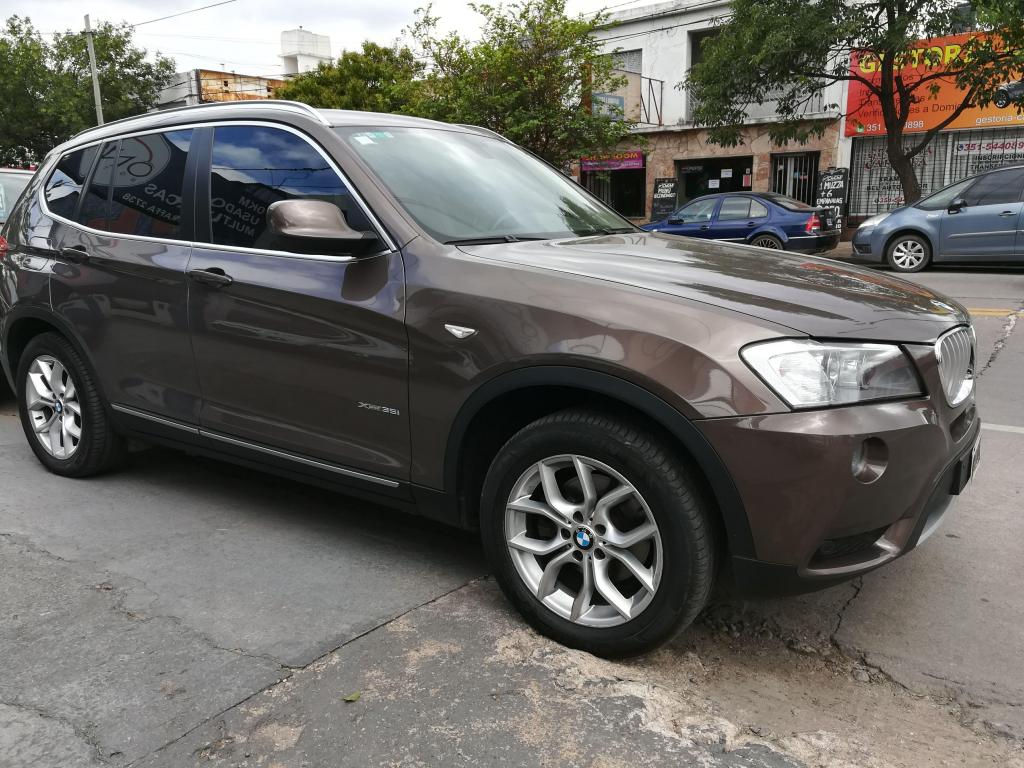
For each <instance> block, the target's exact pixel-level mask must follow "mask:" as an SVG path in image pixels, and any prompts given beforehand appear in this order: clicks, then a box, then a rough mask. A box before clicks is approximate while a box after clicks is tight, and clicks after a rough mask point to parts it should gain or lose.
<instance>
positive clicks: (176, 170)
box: [90, 129, 192, 239]
mask: <svg viewBox="0 0 1024 768" xmlns="http://www.w3.org/2000/svg"><path fill="white" fill-rule="evenodd" d="M191 142H192V130H191V129H186V130H181V131H167V132H165V133H149V134H145V135H143V136H130V137H128V138H125V139H121V143H120V147H119V149H118V152H117V162H116V164H114V165H113V167H112V170H113V178H112V181H113V193H112V195H111V198H110V214H109V226H108V227H107V228H108V229H109V230H110V231H111V232H116V233H119V234H122V235H142V236H146V237H165V238H169V239H174V238H177V237H179V236H180V235H181V213H182V197H183V185H184V182H185V162H186V160H187V159H188V150H189V145H190V144H191ZM104 169H105V168H104V165H103V164H102V161H101V164H100V165H98V166H97V168H96V174H95V175H96V176H97V178H98V177H99V176H100V171H103V170H104ZM105 183H108V184H109V183H110V177H109V172H108V176H107V180H106V182H105ZM91 189H92V188H91V186H90V192H91Z"/></svg>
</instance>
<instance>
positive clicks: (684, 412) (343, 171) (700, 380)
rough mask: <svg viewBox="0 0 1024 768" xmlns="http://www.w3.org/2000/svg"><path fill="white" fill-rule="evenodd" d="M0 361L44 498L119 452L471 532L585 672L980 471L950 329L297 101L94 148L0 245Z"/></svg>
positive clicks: (455, 130) (93, 135)
mask: <svg viewBox="0 0 1024 768" xmlns="http://www.w3.org/2000/svg"><path fill="white" fill-rule="evenodd" d="M0 345H2V347H0V359H2V364H3V368H4V372H5V373H6V374H7V376H8V377H9V379H10V381H11V383H12V385H13V387H14V389H15V391H16V393H17V398H18V405H19V409H20V413H21V420H22V422H23V424H24V428H25V435H26V437H27V439H28V443H29V445H30V446H31V447H32V450H33V451H34V452H35V454H36V456H38V457H39V460H40V461H41V462H42V463H43V464H45V465H46V467H47V468H48V469H50V470H51V471H53V472H55V473H57V474H60V475H66V476H71V477H83V476H87V475H93V474H95V473H97V472H101V471H103V470H106V469H109V468H111V467H112V466H114V465H115V464H116V462H117V461H118V460H119V458H120V457H121V456H122V454H123V452H124V445H125V441H126V438H129V437H133V438H141V439H143V440H147V441H152V442H158V443H162V444H165V445H169V446H174V447H179V448H182V449H185V450H188V451H191V452H195V453H199V454H204V455H208V456H211V457H214V458H218V459H224V460H228V461H235V462H238V463H241V464H244V465H246V466H249V467H254V468H257V469H260V470H266V471H271V472H277V473H280V474H282V475H286V476H288V477H292V478H297V479H301V480H304V481H308V482H312V483H318V484H322V485H325V486H329V487H332V488H338V489H344V490H345V491H346V492H348V493H351V494H354V495H357V496H362V497H365V498H366V499H371V500H374V501H385V502H388V503H392V504H395V505H399V506H401V507H404V508H406V509H408V510H410V511H414V512H416V513H418V514H421V515H425V516H427V517H431V518H435V519H437V520H442V521H445V522H447V523H450V524H453V525H458V526H464V527H466V528H478V529H479V531H480V535H481V537H482V539H483V546H484V548H485V550H486V552H487V555H488V557H489V558H490V563H491V565H492V567H493V568H494V572H495V574H496V575H497V578H498V580H499V581H500V583H501V586H502V587H503V589H504V591H505V593H506V594H507V595H508V597H509V599H510V600H511V601H512V602H513V603H514V604H515V605H516V607H517V608H518V609H519V610H520V611H522V613H523V614H524V616H525V617H526V618H527V619H528V620H529V621H530V622H531V623H532V624H533V625H534V626H535V627H537V628H538V629H539V630H541V631H542V632H545V633H547V634H549V635H551V636H552V637H555V638H557V639H558V640H560V641H562V642H564V643H567V644H569V645H573V646H577V647H580V648H586V649H588V650H591V651H594V652H597V653H602V654H610V655H621V654H628V653H636V652H640V651H643V650H646V649H648V648H651V647H653V646H655V645H657V644H658V643H660V642H663V641H664V640H666V639H667V638H669V637H671V636H672V634H673V633H674V632H676V631H678V630H679V629H680V628H682V627H684V626H686V625H687V623H689V622H690V621H691V620H692V619H693V618H694V617H695V616H696V615H697V612H698V611H700V609H701V607H702V606H703V605H704V603H705V601H706V600H707V597H708V593H709V591H710V590H711V587H712V582H713V580H714V578H715V576H716V574H718V573H719V572H721V571H722V570H723V569H724V568H725V567H728V568H729V569H730V570H731V572H732V574H733V579H734V580H735V582H736V583H737V584H738V586H739V587H741V588H743V589H747V590H752V591H757V592H776V593H777V592H780V591H783V592H784V591H798V590H804V589H812V588H816V587H821V586H825V585H828V584H832V583H835V582H837V581H839V580H842V579H845V578H848V577H851V576H854V575H857V574H861V573H864V572H865V571H868V570H870V569H872V568H875V567H877V566H879V565H882V564H884V563H887V562H889V561H891V560H893V559H894V558H896V557H899V556H900V555H902V554H904V553H906V552H907V551H909V550H911V549H913V548H914V547H916V546H917V545H918V544H919V543H920V542H921V541H922V540H923V539H925V538H926V537H927V536H928V535H929V534H930V533H931V532H932V531H933V530H934V529H935V527H936V526H937V524H938V522H939V520H940V518H941V517H942V515H943V513H944V512H945V511H946V510H947V508H948V506H949V504H950V502H951V501H952V499H953V497H954V496H956V495H957V494H958V493H959V492H960V491H961V490H962V489H963V487H964V485H965V484H966V483H967V482H968V480H969V479H970V476H971V473H972V470H973V468H974V463H975V461H976V460H977V456H978V436H979V428H980V422H979V419H978V416H977V413H976V410H975V406H974V391H973V370H974V366H975V340H974V333H973V330H972V328H971V324H970V319H969V318H968V315H967V313H966V312H965V311H964V309H963V308H962V307H961V306H959V305H958V304H956V303H955V302H953V301H951V300H949V299H947V298H944V297H942V296H939V295H936V294H934V293H932V292H930V291H928V290H926V289H924V288H921V287H919V286H916V285H912V284H910V283H906V282H903V281H901V280H898V279H894V278H891V277H888V276H885V275H881V274H878V273H876V272H868V271H861V270H858V269H852V268H848V267H845V266H841V265H839V264H837V263H836V262H833V261H828V260H824V259H817V258H811V257H805V256H795V255H789V254H785V253H780V252H777V251H766V250H761V249H757V248H753V247H748V246H740V245H728V244H722V243H715V242H708V241H704V240H690V239H686V238H682V237H674V236H668V235H661V234H654V233H646V232H641V231H639V230H638V229H636V228H635V227H633V226H632V225H630V224H629V222H627V221H625V220H624V219H622V218H621V217H620V216H618V215H617V214H616V213H614V212H613V211H611V210H609V209H608V208H607V207H605V206H604V205H603V204H602V203H601V202H600V201H598V200H596V199H595V198H593V197H591V196H590V195H589V194H588V193H587V192H586V191H584V190H583V189H581V188H580V187H579V186H577V185H576V184H574V183H573V182H572V181H570V180H569V179H567V178H565V177H564V176H563V175H561V174H560V173H558V172H557V171H555V170H553V169H552V168H550V167H548V166H546V165H545V164H544V163H542V162H540V161H539V160H537V159H536V158H535V157H533V156H532V155H530V154H528V153H527V152H524V151H523V150H521V149H519V148H518V147H516V146H515V145H513V144H512V143H510V142H508V141H506V140H504V139H502V138H501V137H500V136H497V135H495V134H493V133H491V132H489V131H486V130H483V129H480V128H474V127H471V126H459V125H445V124H441V123H434V122H429V121H424V120H417V119H411V118H404V117H396V116H389V115H378V114H369V113H358V112H339V111H317V110H313V109H311V108H309V107H306V106H304V105H300V104H292V103H287V102H268V103H260V104H252V103H250V104H219V105H206V106H202V107H194V108H184V109H180V110H172V111H168V112H162V113H157V114H152V115H146V116H142V117H137V118H131V119H129V120H125V121H120V122H117V123H112V124H110V125H107V126H104V127H102V128H97V129H94V130H90V131H88V132H86V133H84V134H81V135H79V136H77V137H75V138H74V139H72V140H71V141H69V142H68V143H66V144H64V145H62V146H60V147H58V148H57V149H55V150H54V151H53V152H52V153H51V154H50V155H49V157H47V159H46V161H45V162H44V163H43V164H42V166H41V167H40V169H39V171H38V172H37V173H36V175H35V177H34V178H33V180H32V182H31V185H30V187H29V189H28V190H27V192H26V194H25V195H24V196H23V197H22V198H21V201H20V203H19V204H18V206H17V207H16V209H15V210H14V212H13V214H12V216H11V218H10V220H9V221H8V223H7V225H6V226H5V228H4V229H3V231H2V239H0Z"/></svg>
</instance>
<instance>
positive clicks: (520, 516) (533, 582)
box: [480, 409, 716, 657]
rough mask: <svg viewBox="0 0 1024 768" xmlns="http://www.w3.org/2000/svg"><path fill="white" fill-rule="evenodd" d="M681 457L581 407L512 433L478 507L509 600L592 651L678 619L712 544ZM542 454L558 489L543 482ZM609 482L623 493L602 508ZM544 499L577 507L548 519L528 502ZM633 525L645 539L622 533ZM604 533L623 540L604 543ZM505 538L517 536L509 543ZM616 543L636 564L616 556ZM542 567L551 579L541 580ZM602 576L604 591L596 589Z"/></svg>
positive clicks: (702, 592) (672, 631)
mask: <svg viewBox="0 0 1024 768" xmlns="http://www.w3.org/2000/svg"><path fill="white" fill-rule="evenodd" d="M577 461H578V462H579V464H582V465H583V467H584V469H582V470H581V468H580V466H579V464H577ZM687 463H688V461H687V459H686V458H685V457H684V456H683V455H680V453H679V452H678V451H676V450H674V449H673V448H672V447H671V446H670V445H668V444H666V443H664V442H663V441H662V440H660V439H659V438H656V437H654V436H652V435H651V434H649V433H647V432H646V431H644V430H643V429H641V428H638V427H637V426H635V425H633V424H631V423H630V422H629V421H625V420H622V419H618V418H612V417H609V416H606V415H602V414H600V413H596V412H593V411H587V410H577V409H570V410H566V411H561V412H559V413H555V414H553V415H551V416H547V417H544V418H542V419H539V420H538V421H535V422H533V423H532V424H529V425H528V426H526V427H524V428H523V429H522V430H520V431H519V432H518V433H516V434H515V435H514V436H513V437H512V438H511V439H510V440H509V441H508V442H507V443H506V444H505V445H504V446H503V447H502V448H501V450H500V451H499V452H498V455H497V456H496V457H495V459H494V461H493V463H492V464H491V467H490V470H489V471H488V473H487V478H486V480H485V482H484V487H483V493H482V495H481V508H480V509H481V511H480V528H481V536H482V538H483V544H484V551H485V552H486V554H487V557H488V560H489V562H490V565H491V567H492V568H493V570H494V573H495V575H496V578H497V581H498V583H499V585H500V586H501V589H502V591H503V592H504V593H505V595H506V597H507V598H508V599H509V601H510V602H511V603H512V604H513V605H514V606H515V607H516V608H517V609H518V610H519V612H520V613H522V615H523V617H524V618H525V619H526V620H527V621H528V622H529V623H530V624H531V625H532V626H533V627H534V628H535V629H536V630H537V631H539V632H541V633H542V634H544V635H547V636H548V637H550V638H552V639H554V640H557V641H558V642H560V643H562V644H564V645H567V646H570V647H573V648H579V649H582V650H585V651H589V652H591V653H595V654H597V655H599V656H607V657H623V656H632V655H636V654H640V653H645V652H647V651H650V650H652V649H653V648H656V647H658V646H659V645H661V644H663V643H665V642H667V641H668V640H670V639H672V638H673V637H674V636H675V635H676V634H678V633H679V632H680V631H682V630H683V629H685V628H686V627H687V626H689V625H690V624H691V623H692V622H693V620H694V618H696V616H697V614H698V613H699V612H700V611H701V609H702V608H703V607H704V605H705V603H706V602H707V599H708V596H709V595H710V593H711V589H712V584H713V581H714V573H715V564H716V548H715V535H714V531H715V529H714V526H713V525H712V523H711V517H710V510H709V506H708V504H707V503H706V502H705V501H704V499H703V498H702V496H701V493H700V492H699V489H698V486H697V485H696V483H695V482H694V480H693V478H692V477H691V476H690V474H689V469H688V468H687ZM542 465H545V466H547V468H548V470H550V474H549V479H550V478H554V480H553V482H554V483H555V484H557V485H558V487H559V491H558V494H559V495H557V496H551V495H550V494H548V493H547V492H546V486H545V485H544V482H545V481H544V478H543V475H544V470H542V469H540V467H541V466H542ZM584 472H585V473H587V474H589V476H590V478H591V487H592V488H593V490H594V493H592V494H590V495H591V499H592V500H591V503H589V504H587V503H586V502H585V495H584V493H583V491H582V488H583V484H582V482H581V477H583V474H581V473H584ZM535 484H536V485H535ZM627 486H628V487H629V488H631V489H632V491H635V492H636V494H635V495H634V494H633V493H632V492H629V491H628V490H627ZM531 490H532V492H531ZM610 491H617V492H619V491H621V492H622V493H623V494H625V495H622V494H620V498H621V500H619V501H617V502H613V503H612V504H610V505H609V506H607V507H604V505H602V504H601V503H600V502H601V501H602V500H608V497H609V496H614V495H615V494H610V493H609V492H610ZM526 494H529V496H528V498H527V495H526ZM551 498H554V499H556V501H555V505H554V507H551V506H548V507H547V509H548V510H551V509H554V508H555V507H558V506H561V507H562V509H563V511H565V512H566V514H572V512H571V510H569V509H568V507H566V506H565V504H566V503H571V504H575V505H576V507H575V508H576V513H577V514H578V515H579V516H578V517H576V519H575V520H574V521H572V522H571V523H570V522H569V521H568V518H567V517H563V516H560V515H556V516H557V517H558V518H559V519H560V520H561V521H562V522H561V524H560V525H556V524H555V523H554V522H552V520H551V519H549V517H550V516H549V514H548V513H547V512H542V513H539V514H538V513H535V512H534V511H533V510H534V509H535V508H536V507H539V508H542V509H543V508H544V507H545V503H546V502H548V501H549V500H550V499H551ZM515 499H518V502H515V501H514V500H515ZM594 499H596V500H597V504H596V506H595V504H594V502H593V500H594ZM538 502H539V503H538ZM524 508H526V509H529V510H530V511H529V512H525V513H524V512H523V511H522V509H524ZM602 508H606V509H608V510H610V511H607V512H604V513H602V512H601V510H602ZM601 520H605V521H606V522H607V523H608V525H607V526H604V525H601V524H600V521H601ZM651 525H653V526H654V531H655V532H654V534H650V533H649V531H650V526H651ZM645 532H646V533H647V536H649V537H648V538H642V539H638V541H637V543H636V544H633V545H631V544H630V543H629V541H630V540H632V539H633V538H636V537H638V536H642V535H644V534H645ZM524 537H525V538H524ZM613 538H614V540H615V542H614V543H616V544H621V545H623V546H624V547H625V550H624V549H623V548H620V547H618V546H612V543H613V542H612V541H610V540H611V539H613ZM513 539H514V540H515V541H517V542H519V544H518V545H516V546H513V545H511V544H510V543H509V541H510V540H513ZM587 539H589V544H587V541H586V540H587ZM526 545H529V547H531V548H537V545H542V546H543V547H544V548H547V547H556V546H557V548H554V549H552V550H551V551H550V552H548V553H546V554H544V555H541V556H538V554H537V553H536V552H533V551H529V552H528V551H523V550H522V549H520V548H519V547H522V546H526ZM624 551H625V552H628V554H629V555H632V556H633V562H634V565H639V566H640V571H639V572H638V571H635V570H630V568H629V567H627V566H626V565H625V561H624V560H623V559H622V558H623V557H624V556H625V555H623V552H624ZM569 558H572V559H569ZM556 561H559V562H561V563H564V564H562V565H559V564H558V563H556ZM552 563H556V565H555V566H551V564H552ZM549 567H552V568H554V572H555V573H557V581H551V580H548V581H546V578H547V577H546V574H547V573H548V570H549ZM585 572H589V576H586V575H585ZM637 573H643V574H644V578H645V581H641V578H640V576H639V575H633V574H637ZM601 574H603V577H602V576H601ZM586 578H589V580H590V584H591V593H590V594H589V597H590V599H589V601H588V600H585V599H582V598H581V593H582V594H583V597H587V596H588V594H587V592H586V590H585V587H586V584H587V582H586V581H584V579H586ZM609 583H610V584H611V586H612V588H613V589H614V592H613V593H612V594H614V595H615V597H614V599H612V600H608V599H605V597H604V595H605V594H608V593H609V592H608V585H609ZM645 583H646V584H647V585H650V586H653V591H652V590H650V589H648V588H647V587H645V586H644V585H645ZM552 585H553V588H552V589H551V591H548V588H549V587H552ZM574 587H575V588H574ZM602 587H603V588H602ZM539 593H542V594H543V597H538V594H539ZM577 603H579V605H580V608H579V610H578V611H577ZM588 603H589V607H587V606H588ZM616 604H617V605H619V606H620V608H619V609H618V610H616V608H615V607H614V606H615V605H616ZM623 606H626V607H627V608H628V610H625V611H624V610H623ZM574 613H575V614H576V616H575V617H574V616H573V614H574Z"/></svg>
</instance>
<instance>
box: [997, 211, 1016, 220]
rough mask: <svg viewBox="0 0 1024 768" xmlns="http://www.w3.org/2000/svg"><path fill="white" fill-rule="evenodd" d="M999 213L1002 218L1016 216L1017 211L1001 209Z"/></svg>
mask: <svg viewBox="0 0 1024 768" xmlns="http://www.w3.org/2000/svg"><path fill="white" fill-rule="evenodd" d="M999 215H1000V216H1002V217H1003V218H1004V219H1008V218H1010V217H1011V216H1016V215H1017V212H1016V211H1003V212H1002V213H1000V214H999Z"/></svg>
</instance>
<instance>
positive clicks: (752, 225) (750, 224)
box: [747, 221, 757, 227]
mask: <svg viewBox="0 0 1024 768" xmlns="http://www.w3.org/2000/svg"><path fill="white" fill-rule="evenodd" d="M747 226H748V227H756V226H757V222H756V221H748V222H747Z"/></svg>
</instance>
